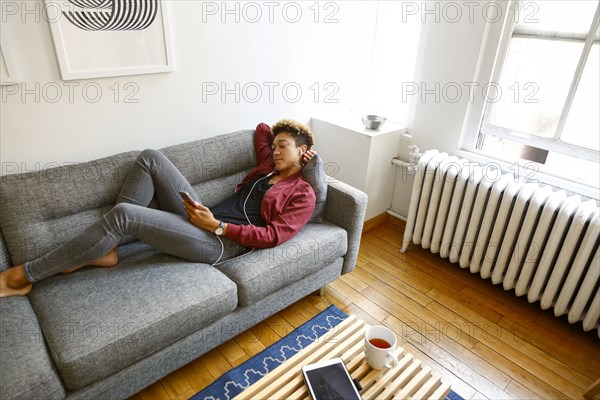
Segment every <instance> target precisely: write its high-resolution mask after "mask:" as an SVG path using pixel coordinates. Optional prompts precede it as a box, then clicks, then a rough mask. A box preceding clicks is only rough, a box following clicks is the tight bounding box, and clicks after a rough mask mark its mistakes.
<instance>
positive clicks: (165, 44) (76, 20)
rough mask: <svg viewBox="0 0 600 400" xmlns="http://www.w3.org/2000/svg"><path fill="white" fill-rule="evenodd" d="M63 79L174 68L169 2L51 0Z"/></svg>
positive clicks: (50, 18)
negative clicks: (58, 0) (168, 10)
mask: <svg viewBox="0 0 600 400" xmlns="http://www.w3.org/2000/svg"><path fill="white" fill-rule="evenodd" d="M46 11H47V14H48V22H49V24H50V29H51V31H52V39H53V41H54V48H55V50H56V56H57V58H58V64H59V67H60V73H61V76H62V79H63V80H74V79H87V78H100V77H108V76H123V75H138V74H152V73H159V72H169V71H172V70H173V54H172V51H171V44H170V34H169V18H168V12H167V1H163V0H65V1H60V2H57V1H55V0H46Z"/></svg>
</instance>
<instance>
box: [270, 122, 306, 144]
mask: <svg viewBox="0 0 600 400" xmlns="http://www.w3.org/2000/svg"><path fill="white" fill-rule="evenodd" d="M271 132H273V137H275V136H277V135H278V134H280V133H281V132H287V133H289V134H290V135H292V137H293V138H294V141H295V142H296V146H302V145H303V144H305V145H306V146H307V147H308V149H309V150H310V149H311V148H312V146H313V145H314V144H315V139H314V137H313V133H312V131H311V130H310V128H309V127H308V126H306V125H304V124H301V123H300V122H298V121H294V120H293V119H282V120H281V121H278V122H276V123H275V125H273V126H272V127H271Z"/></svg>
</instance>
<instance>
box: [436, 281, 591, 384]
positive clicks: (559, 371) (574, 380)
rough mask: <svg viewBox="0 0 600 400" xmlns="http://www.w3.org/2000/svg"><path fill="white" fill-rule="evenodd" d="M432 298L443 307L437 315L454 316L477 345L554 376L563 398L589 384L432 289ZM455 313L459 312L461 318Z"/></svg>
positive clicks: (552, 359) (568, 369) (522, 341)
mask: <svg viewBox="0 0 600 400" xmlns="http://www.w3.org/2000/svg"><path fill="white" fill-rule="evenodd" d="M431 296H433V297H435V298H436V301H438V303H439V304H444V306H440V307H443V309H440V311H439V312H440V313H441V314H444V315H448V316H453V319H454V322H455V323H456V324H457V325H458V326H462V327H463V329H464V328H466V331H468V332H474V335H475V338H476V339H477V340H479V341H480V342H482V343H484V344H486V345H488V346H492V345H493V346H494V347H495V348H502V349H503V351H502V353H501V354H505V355H506V356H507V357H509V358H510V359H512V360H518V363H519V365H529V367H528V369H529V370H530V371H532V373H534V374H537V375H536V376H538V377H540V376H544V375H552V376H554V381H555V382H556V384H557V385H559V386H561V387H562V389H564V390H565V394H569V393H577V392H578V391H580V390H581V389H583V388H585V387H586V386H587V385H589V384H590V383H591V382H590V379H589V378H587V377H586V376H584V375H582V374H581V373H579V372H578V371H576V370H574V369H572V368H570V367H569V366H568V365H566V364H564V363H562V362H560V361H559V360H557V359H556V358H554V357H552V356H550V355H548V354H547V353H545V352H544V351H542V350H540V349H538V348H537V347H535V346H534V345H532V344H530V343H529V342H527V341H525V340H522V339H521V338H519V337H518V336H517V335H515V334H514V332H510V331H508V330H506V329H504V328H502V327H501V326H499V325H497V324H495V323H493V322H491V321H489V320H486V319H485V318H483V317H481V316H480V315H479V314H477V313H475V312H473V311H471V310H470V309H468V308H466V307H464V306H462V305H461V304H460V303H458V302H456V301H455V300H454V299H451V298H449V297H448V296H446V295H444V294H442V293H439V292H436V291H435V289H434V290H432V291H431ZM457 312H460V315H459V314H457ZM557 389H561V388H559V387H557ZM562 389H561V390H562Z"/></svg>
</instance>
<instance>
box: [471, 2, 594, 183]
mask: <svg viewBox="0 0 600 400" xmlns="http://www.w3.org/2000/svg"><path fill="white" fill-rule="evenodd" d="M599 9H600V6H599V5H598V2H597V1H586V0H584V1H522V2H520V3H519V4H517V5H516V6H515V7H514V10H518V11H517V12H514V15H513V17H514V18H512V20H511V24H509V25H508V26H507V27H508V29H506V32H505V33H504V34H505V37H504V39H503V41H502V42H501V45H500V48H501V49H503V50H501V51H500V52H499V54H498V57H497V59H496V66H495V72H494V74H493V76H492V82H495V84H494V83H493V84H491V85H490V86H489V87H490V90H489V92H488V95H487V96H486V105H485V108H484V113H483V119H482V122H481V125H480V129H479V133H478V136H477V138H476V143H475V149H477V150H479V151H480V152H482V153H484V154H488V155H492V156H497V157H500V158H504V159H508V160H513V161H514V160H519V162H522V163H529V164H532V163H535V164H534V165H535V166H536V168H538V169H539V170H540V171H541V172H544V173H547V174H550V175H555V176H560V177H563V178H566V179H569V180H572V181H575V182H579V183H584V184H586V185H589V186H593V187H598V186H599V182H600V166H599V162H600V152H599V151H600V127H599V110H600V94H599V92H600V90H599V89H600V83H599V77H600V71H599V59H600V54H599V52H598V46H599V36H600V34H599V29H598V23H599ZM514 10H513V11H514Z"/></svg>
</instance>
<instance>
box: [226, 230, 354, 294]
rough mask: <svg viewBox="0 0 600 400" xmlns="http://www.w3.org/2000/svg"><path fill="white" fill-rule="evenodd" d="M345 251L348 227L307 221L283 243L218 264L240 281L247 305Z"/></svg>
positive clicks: (240, 289) (240, 287)
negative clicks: (308, 222) (346, 228)
mask: <svg viewBox="0 0 600 400" xmlns="http://www.w3.org/2000/svg"><path fill="white" fill-rule="evenodd" d="M346 251H347V239H346V231H345V230H343V229H342V228H339V227H337V226H335V225H332V224H328V223H323V224H308V225H306V226H305V227H304V228H303V229H302V230H301V231H300V232H299V233H298V234H297V235H296V236H294V237H293V238H292V239H291V240H289V241H288V242H286V243H284V244H281V245H279V246H277V247H273V248H270V249H260V250H259V249H257V250H255V251H254V252H252V253H250V254H247V255H244V256H242V257H240V258H237V259H232V260H229V261H227V262H225V263H223V264H221V265H218V266H217V268H218V269H220V270H221V271H223V272H224V273H225V274H226V275H227V276H228V277H229V278H231V279H232V280H233V281H234V282H235V283H237V285H238V295H239V302H240V305H241V306H248V305H250V304H253V303H255V302H256V301H258V300H260V299H262V298H263V297H265V296H266V295H268V294H269V293H272V292H274V291H276V290H278V289H281V288H283V287H285V286H287V285H290V284H292V283H294V282H297V281H298V280H300V279H302V278H303V277H305V276H307V275H309V274H312V273H314V272H316V271H318V270H319V269H321V268H323V266H325V265H327V264H329V263H331V262H332V261H333V260H335V259H337V258H338V257H341V256H343V255H344V254H346Z"/></svg>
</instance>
